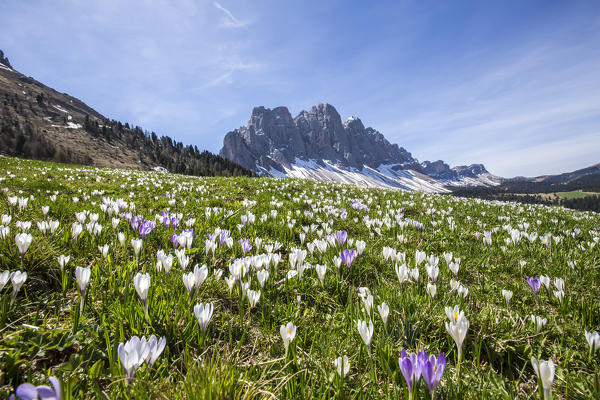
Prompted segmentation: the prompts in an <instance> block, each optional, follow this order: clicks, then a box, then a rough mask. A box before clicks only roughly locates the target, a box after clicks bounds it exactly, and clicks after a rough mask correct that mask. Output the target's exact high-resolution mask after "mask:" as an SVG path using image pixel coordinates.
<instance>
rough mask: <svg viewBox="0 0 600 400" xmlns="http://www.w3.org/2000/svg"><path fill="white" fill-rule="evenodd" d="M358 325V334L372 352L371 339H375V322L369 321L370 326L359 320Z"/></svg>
mask: <svg viewBox="0 0 600 400" xmlns="http://www.w3.org/2000/svg"><path fill="white" fill-rule="evenodd" d="M357 325H358V333H359V334H360V337H361V338H362V340H363V341H364V342H365V345H366V346H367V349H368V350H369V351H370V346H371V339H372V338H373V321H371V320H369V324H368V325H367V322H366V321H362V320H358V324H357Z"/></svg>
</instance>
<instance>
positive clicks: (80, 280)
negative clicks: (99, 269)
mask: <svg viewBox="0 0 600 400" xmlns="http://www.w3.org/2000/svg"><path fill="white" fill-rule="evenodd" d="M91 274H92V270H91V268H89V267H87V268H83V267H77V268H75V278H76V279H77V285H78V286H79V293H80V294H81V297H84V296H85V289H86V288H87V286H88V284H89V283H90V276H91Z"/></svg>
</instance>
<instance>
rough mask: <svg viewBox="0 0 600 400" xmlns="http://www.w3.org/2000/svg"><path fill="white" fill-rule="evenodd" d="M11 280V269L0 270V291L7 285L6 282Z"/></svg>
mask: <svg viewBox="0 0 600 400" xmlns="http://www.w3.org/2000/svg"><path fill="white" fill-rule="evenodd" d="M9 280H10V271H9V270H6V271H2V272H0V291H2V289H4V286H6V284H7V283H8V281H9Z"/></svg>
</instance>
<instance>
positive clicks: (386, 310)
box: [377, 302, 390, 326]
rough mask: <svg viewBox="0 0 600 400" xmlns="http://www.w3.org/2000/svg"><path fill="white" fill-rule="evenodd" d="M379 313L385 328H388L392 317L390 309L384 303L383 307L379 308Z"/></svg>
mask: <svg viewBox="0 0 600 400" xmlns="http://www.w3.org/2000/svg"><path fill="white" fill-rule="evenodd" d="M377 311H379V315H380V316H381V319H382V320H383V326H387V319H388V315H390V307H389V306H388V305H387V304H386V303H385V302H383V303H381V305H379V306H377Z"/></svg>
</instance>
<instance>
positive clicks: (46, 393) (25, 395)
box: [9, 376, 62, 400]
mask: <svg viewBox="0 0 600 400" xmlns="http://www.w3.org/2000/svg"><path fill="white" fill-rule="evenodd" d="M48 380H49V381H50V383H51V384H52V388H50V387H49V386H46V385H40V386H38V387H35V386H33V385H32V384H31V383H23V384H21V385H19V387H17V390H15V395H16V396H17V397H15V395H11V396H10V398H9V399H11V400H12V399H17V398H19V399H22V400H37V399H38V397H39V398H40V399H55V400H60V399H61V397H62V393H61V389H60V381H59V380H58V379H57V378H55V377H53V376H51V377H50V378H48Z"/></svg>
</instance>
